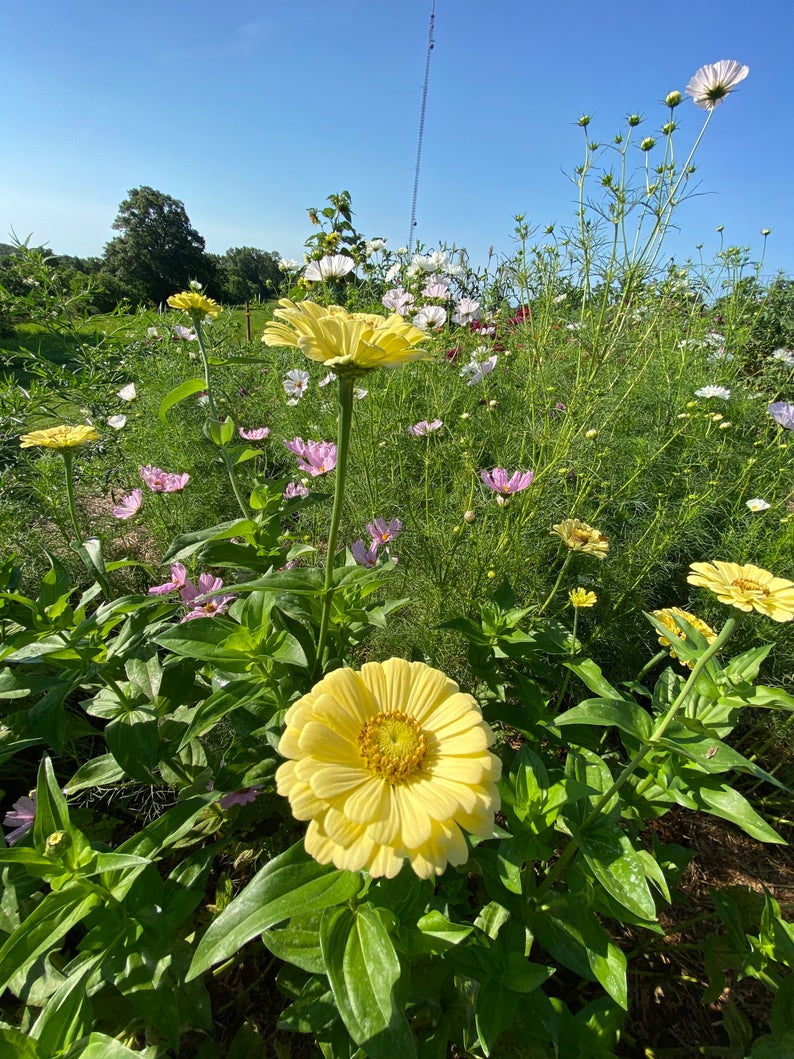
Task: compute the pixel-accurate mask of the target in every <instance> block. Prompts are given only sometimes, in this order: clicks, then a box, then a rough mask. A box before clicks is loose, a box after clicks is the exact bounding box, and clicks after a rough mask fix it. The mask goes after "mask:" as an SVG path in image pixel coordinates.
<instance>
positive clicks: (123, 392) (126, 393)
mask: <svg viewBox="0 0 794 1059" xmlns="http://www.w3.org/2000/svg"><path fill="white" fill-rule="evenodd" d="M137 396H138V395H137V393H136V392H135V383H134V382H128V383H127V385H126V386H122V387H121V389H120V390H119V392H118V393H117V394H116V397H120V398H121V400H122V401H134V400H135V398H136V397H137Z"/></svg>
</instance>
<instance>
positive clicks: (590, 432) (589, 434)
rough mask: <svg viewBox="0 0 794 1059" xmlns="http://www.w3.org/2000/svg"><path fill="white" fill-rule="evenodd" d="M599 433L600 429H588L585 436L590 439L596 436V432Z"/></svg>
mask: <svg viewBox="0 0 794 1059" xmlns="http://www.w3.org/2000/svg"><path fill="white" fill-rule="evenodd" d="M597 433H598V431H597V430H586V431H585V435H584V436H585V437H586V438H588V439H590V438H594V437H595V436H596V434H597Z"/></svg>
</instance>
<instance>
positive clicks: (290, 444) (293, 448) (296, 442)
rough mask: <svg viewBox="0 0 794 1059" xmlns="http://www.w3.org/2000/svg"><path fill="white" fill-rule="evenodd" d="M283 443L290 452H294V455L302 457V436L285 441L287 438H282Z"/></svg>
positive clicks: (304, 450) (303, 444)
mask: <svg viewBox="0 0 794 1059" xmlns="http://www.w3.org/2000/svg"><path fill="white" fill-rule="evenodd" d="M284 444H285V445H286V446H287V448H288V449H289V450H290V452H294V453H295V455H296V456H301V457H302V456H303V454H304V453H305V452H306V442H305V441H304V440H303V438H293V439H292V441H287V439H286V438H284Z"/></svg>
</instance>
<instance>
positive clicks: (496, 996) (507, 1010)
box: [474, 978, 521, 1055]
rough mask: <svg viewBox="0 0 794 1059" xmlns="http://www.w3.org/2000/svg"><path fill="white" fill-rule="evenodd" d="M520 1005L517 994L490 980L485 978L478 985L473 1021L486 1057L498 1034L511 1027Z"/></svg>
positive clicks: (519, 998)
mask: <svg viewBox="0 0 794 1059" xmlns="http://www.w3.org/2000/svg"><path fill="white" fill-rule="evenodd" d="M520 1003H521V997H520V996H519V995H518V993H514V992H512V991H511V990H510V989H505V988H504V987H503V986H502V985H501V984H500V983H499V982H496V981H495V980H494V979H492V978H486V980H485V981H484V982H482V983H481V984H480V988H479V991H478V993H477V1007H476V1010H475V1014H474V1019H475V1025H476V1027H477V1036H478V1037H479V1039H480V1044H481V1046H482V1050H483V1052H485V1054H486V1055H490V1054H491V1049H492V1048H493V1046H494V1044H495V1043H496V1040H497V1038H498V1037H499V1034H500V1033H501V1032H502V1031H503V1030H506V1029H507V1027H508V1026H510V1025H512V1023H513V1020H514V1019H515V1016H516V1012H517V1011H518V1005H519V1004H520Z"/></svg>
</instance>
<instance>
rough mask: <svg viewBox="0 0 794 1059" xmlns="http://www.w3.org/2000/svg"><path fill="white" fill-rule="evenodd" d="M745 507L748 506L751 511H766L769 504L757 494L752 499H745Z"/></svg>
mask: <svg viewBox="0 0 794 1059" xmlns="http://www.w3.org/2000/svg"><path fill="white" fill-rule="evenodd" d="M747 507H749V508H750V510H751V511H766V510H767V508H768V507H769V504H768V503H767V501H766V500H762V499H761V497H760V496H757V497H755V498H754V499H753V500H748V501H747Z"/></svg>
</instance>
